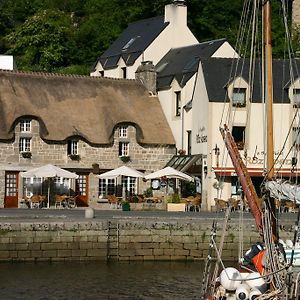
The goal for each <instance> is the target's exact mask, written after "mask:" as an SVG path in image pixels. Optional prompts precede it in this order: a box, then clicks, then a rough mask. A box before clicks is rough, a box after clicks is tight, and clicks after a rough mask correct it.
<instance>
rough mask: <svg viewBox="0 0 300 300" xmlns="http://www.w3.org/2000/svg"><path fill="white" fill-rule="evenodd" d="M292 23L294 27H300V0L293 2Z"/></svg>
mask: <svg viewBox="0 0 300 300" xmlns="http://www.w3.org/2000/svg"><path fill="white" fill-rule="evenodd" d="M292 22H293V26H294V27H299V26H300V0H293V7H292Z"/></svg>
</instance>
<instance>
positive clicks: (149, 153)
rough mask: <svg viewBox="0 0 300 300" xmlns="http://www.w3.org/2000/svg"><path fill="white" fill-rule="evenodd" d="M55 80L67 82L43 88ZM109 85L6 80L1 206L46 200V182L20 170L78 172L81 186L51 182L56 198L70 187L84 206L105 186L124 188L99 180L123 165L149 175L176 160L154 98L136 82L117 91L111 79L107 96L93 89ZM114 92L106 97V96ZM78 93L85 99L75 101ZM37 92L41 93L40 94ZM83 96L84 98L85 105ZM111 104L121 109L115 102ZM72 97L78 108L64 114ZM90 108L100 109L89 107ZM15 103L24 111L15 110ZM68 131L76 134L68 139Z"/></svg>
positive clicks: (23, 76)
mask: <svg viewBox="0 0 300 300" xmlns="http://www.w3.org/2000/svg"><path fill="white" fill-rule="evenodd" d="M0 77H1V74H0ZM49 79H58V80H59V81H61V83H60V84H58V83H55V84H53V83H50V85H48V83H49V82H48V83H47V85H48V87H46V86H43V87H41V86H39V84H40V83H41V82H45V81H49ZM38 81H40V83H39V84H38V83H37V82H38ZM102 81H103V79H101V78H98V79H96V78H91V77H86V78H85V77H83V78H73V77H71V76H60V75H49V74H42V75H39V74H29V73H20V72H3V73H2V78H1V79H0V85H1V86H2V93H1V96H2V98H1V102H2V103H1V111H2V112H1V114H3V115H4V116H6V117H5V118H4V120H3V121H4V124H6V125H7V127H6V128H4V127H5V126H4V127H2V130H0V131H1V133H0V136H1V140H0V161H1V163H0V207H17V206H20V201H21V199H22V198H24V197H25V196H28V197H30V196H31V195H32V194H45V193H46V191H47V185H46V184H45V183H42V182H41V181H40V179H34V178H33V179H31V180H29V179H24V178H21V176H20V172H21V171H26V170H29V169H32V168H35V167H39V166H42V165H45V164H53V165H57V166H59V167H61V168H64V169H67V170H69V171H71V172H75V173H76V174H78V175H79V178H78V179H76V181H74V182H73V181H72V180H70V181H68V180H63V179H55V180H54V183H53V182H51V185H53V184H54V186H51V197H52V198H53V196H54V194H56V193H57V194H61V193H65V192H68V191H67V190H68V187H69V188H71V191H72V192H74V193H76V194H79V195H80V199H81V204H82V205H89V204H91V202H96V201H98V199H99V197H103V196H104V197H105V196H106V193H107V190H105V189H103V187H104V188H105V187H106V185H107V184H110V185H113V184H115V185H116V186H117V185H121V184H122V183H121V179H117V181H115V182H114V183H113V182H111V181H110V182H109V183H108V182H102V183H101V180H100V179H99V178H98V177H97V175H98V174H101V173H103V172H105V171H108V170H111V169H114V168H117V167H119V166H122V165H127V166H129V167H132V168H135V169H137V170H139V171H141V172H143V173H145V174H147V173H150V172H152V171H155V170H157V169H160V168H162V167H164V166H165V164H166V162H167V161H168V160H169V159H170V158H171V157H172V156H173V155H174V153H175V145H174V142H172V141H173V137H172V135H171V134H170V132H171V131H170V129H169V128H168V125H167V122H166V121H165V120H164V118H161V117H163V112H162V111H161V108H160V105H159V101H158V99H157V98H156V97H150V96H149V95H148V93H147V91H146V90H145V89H144V87H143V86H142V84H140V83H139V82H137V81H133V80H125V81H123V82H122V84H121V86H119V87H117V85H118V84H119V83H120V82H119V81H117V80H108V81H107V79H106V80H105V83H107V84H105V83H104V85H103V90H102V93H101V91H98V92H97V93H95V91H94V90H93V87H94V88H95V89H96V88H97V89H98V88H99V85H101V82H102ZM8 82H9V83H10V84H11V85H12V86H13V89H11V87H10V86H9V84H7V83H8ZM29 82H30V84H29ZM84 82H85V83H84ZM25 84H26V85H25ZM85 84H87V85H88V88H87V87H86V86H85ZM111 84H112V85H111ZM59 85H60V86H59ZM114 85H115V87H114ZM108 86H109V92H108V94H107V97H103V95H104V94H105V92H104V89H106V88H107V87H108ZM77 88H78V89H80V93H81V95H80V98H77V96H76V94H78V93H79V91H78V93H76V89H77ZM25 89H26V92H25V93H24V90H25ZM101 89H102V88H101ZM36 90H40V91H42V92H41V93H36V92H35V91H36ZM47 93H49V94H48V95H47V96H46V94H47ZM91 94H92V96H91ZM41 95H42V96H43V97H44V99H43V102H42V103H41V102H40V97H41ZM82 97H85V98H84V101H85V102H84V104H85V105H84V106H82ZM109 97H111V99H114V101H115V103H113V102H111V101H109V99H108V98H109ZM118 97H119V98H120V99H119V100H120V101H119V100H117V98H118ZM67 98H70V99H71V102H72V104H71V105H67V106H66V107H65V106H64V105H63V106H62V107H63V108H62V107H61V105H62V102H64V101H68V100H66V99H67ZM35 101H37V102H36V103H35ZM91 101H92V102H94V103H93V106H92V107H91V108H89V107H88V106H89V105H90V104H89V102H91ZM16 102H18V108H19V111H17V110H18V109H14V108H13V107H14V105H15V103H16ZM51 103H52V104H54V105H52V104H51ZM43 106H45V107H43ZM76 106H79V107H78V108H76ZM66 108H67V110H66ZM91 109H92V110H91ZM108 110H111V111H110V112H109V111H108ZM103 111H105V112H104V113H103ZM140 114H141V115H142V116H140ZM70 118H72V120H71V119H70ZM156 118H158V119H156ZM76 120H77V121H76ZM69 122H70V123H69ZM102 122H103V123H102ZM85 123H86V124H85ZM99 123H100V124H99ZM109 123H111V126H110V127H109V129H108V131H107V132H105V131H106V130H107V128H103V127H105V126H108V124H109ZM101 124H102V125H101ZM69 125H71V126H70V128H71V131H69V132H68V131H67V127H68V126H69ZM148 127H150V128H148ZM148 130H149V132H148V133H147V131H148ZM52 135H53V136H52ZM101 136H105V137H108V138H107V139H106V138H103V139H102V138H101ZM26 180H27V181H26ZM101 184H102V189H101V187H100V185H101ZM148 186H149V183H148V182H144V181H142V180H141V179H139V180H138V182H137V181H136V182H135V181H132V182H131V183H130V189H131V192H132V193H143V191H144V190H145V189H146V188H147V187H148ZM110 192H112V190H110ZM114 192H116V193H117V192H118V191H117V190H115V191H114Z"/></svg>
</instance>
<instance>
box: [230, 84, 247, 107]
mask: <svg viewBox="0 0 300 300" xmlns="http://www.w3.org/2000/svg"><path fill="white" fill-rule="evenodd" d="M232 105H233V106H236V107H245V106H246V89H245V88H234V89H233V93H232Z"/></svg>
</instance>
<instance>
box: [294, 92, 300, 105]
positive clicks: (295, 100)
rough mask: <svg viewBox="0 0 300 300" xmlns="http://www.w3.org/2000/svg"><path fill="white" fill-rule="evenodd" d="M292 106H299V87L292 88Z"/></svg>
mask: <svg viewBox="0 0 300 300" xmlns="http://www.w3.org/2000/svg"><path fill="white" fill-rule="evenodd" d="M293 98H294V99H293V100H294V106H295V107H300V89H293Z"/></svg>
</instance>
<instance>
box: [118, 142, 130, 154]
mask: <svg viewBox="0 0 300 300" xmlns="http://www.w3.org/2000/svg"><path fill="white" fill-rule="evenodd" d="M119 156H129V143H124V142H120V143H119Z"/></svg>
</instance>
